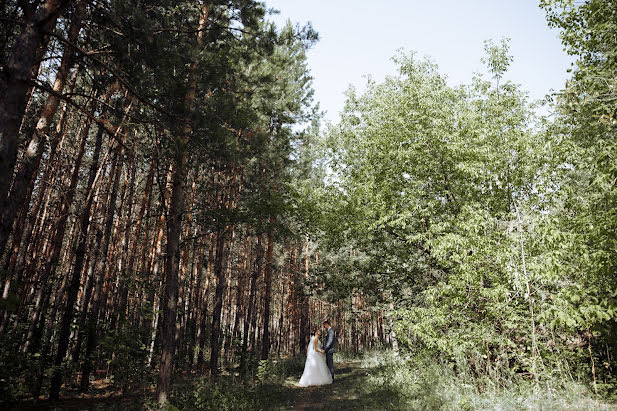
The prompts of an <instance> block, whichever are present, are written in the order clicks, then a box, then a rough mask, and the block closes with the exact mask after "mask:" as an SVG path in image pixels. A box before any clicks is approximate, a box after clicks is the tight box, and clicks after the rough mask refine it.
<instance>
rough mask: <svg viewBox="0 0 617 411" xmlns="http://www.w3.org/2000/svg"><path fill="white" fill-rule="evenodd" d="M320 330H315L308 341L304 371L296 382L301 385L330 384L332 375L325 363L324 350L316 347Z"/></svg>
mask: <svg viewBox="0 0 617 411" xmlns="http://www.w3.org/2000/svg"><path fill="white" fill-rule="evenodd" d="M320 335H321V331H319V330H317V331H315V335H313V336H312V337H311V342H310V343H309V346H308V350H307V354H306V363H304V372H303V373H302V377H301V378H300V382H299V383H298V384H299V385H300V386H302V387H308V386H309V385H324V384H332V375H330V370H329V369H328V366H327V365H326V356H325V355H324V354H325V351H324V350H322V349H321V348H319V347H318V344H319V336H320Z"/></svg>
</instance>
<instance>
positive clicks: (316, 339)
mask: <svg viewBox="0 0 617 411" xmlns="http://www.w3.org/2000/svg"><path fill="white" fill-rule="evenodd" d="M318 342H319V339H318V338H317V337H315V339H314V340H313V347H314V348H315V351H317V352H320V353H322V354H323V353H325V351H324V350H322V349H320V348H319V347H317V343H318Z"/></svg>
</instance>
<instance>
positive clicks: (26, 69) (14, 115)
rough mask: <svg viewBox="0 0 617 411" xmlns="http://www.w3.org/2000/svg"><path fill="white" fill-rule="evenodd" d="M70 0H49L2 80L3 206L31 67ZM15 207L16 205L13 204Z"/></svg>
mask: <svg viewBox="0 0 617 411" xmlns="http://www.w3.org/2000/svg"><path fill="white" fill-rule="evenodd" d="M69 3H70V0H46V1H45V2H44V3H43V4H42V5H41V6H39V8H38V9H37V11H36V12H35V13H34V14H33V15H32V17H31V18H30V19H29V20H28V22H27V23H26V25H25V26H24V28H23V31H22V32H21V34H20V35H19V37H18V38H17V39H16V41H15V44H14V45H13V48H12V50H11V55H10V56H9V59H8V61H7V64H6V66H5V69H4V72H3V75H2V76H1V77H0V204H1V205H3V206H9V204H6V201H7V198H8V192H9V188H10V184H11V179H12V177H13V171H14V168H15V162H16V159H17V144H18V132H19V128H20V126H21V122H22V118H23V116H24V112H25V109H26V101H27V95H28V89H29V87H30V85H31V80H32V66H34V65H36V64H38V63H39V61H37V60H40V57H41V53H40V50H39V48H40V46H41V45H42V43H43V42H44V41H45V38H46V37H47V36H48V34H47V33H48V32H49V31H50V30H52V29H53V28H54V27H55V26H56V21H57V19H58V17H59V16H60V14H62V12H63V11H64V9H65V7H66V6H67V5H68V4H69ZM11 206H16V205H11Z"/></svg>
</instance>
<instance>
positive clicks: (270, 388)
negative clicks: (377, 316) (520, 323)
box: [19, 351, 617, 410]
mask: <svg viewBox="0 0 617 411" xmlns="http://www.w3.org/2000/svg"><path fill="white" fill-rule="evenodd" d="M303 367H304V358H301V357H297V358H291V359H279V360H272V361H265V362H260V363H258V364H257V366H256V367H255V368H254V370H253V372H252V373H251V378H250V379H249V380H248V381H242V380H241V379H240V377H239V376H238V374H233V373H227V374H225V375H222V376H221V377H220V378H219V379H218V380H217V382H215V383H213V382H211V381H209V380H208V379H206V378H200V377H196V376H195V375H191V374H178V375H176V378H175V383H174V391H173V394H172V396H171V398H170V405H169V406H168V407H166V409H168V410H176V409H180V410H286V409H287V410H298V409H332V410H348V409H354V410H356V409H368V410H554V409H559V410H589V409H599V410H617V406H615V404H613V403H610V402H609V401H607V400H602V399H596V398H595V396H594V394H593V392H592V390H591V389H590V388H589V387H588V386H586V385H584V384H580V383H575V382H573V381H568V382H563V381H561V380H550V381H541V382H539V383H534V382H533V381H530V380H528V379H525V378H522V377H512V376H503V377H493V378H492V379H489V378H476V377H474V376H472V375H471V374H470V373H469V372H466V371H461V369H460V368H459V370H458V372H455V371H454V368H453V367H452V366H451V365H448V364H445V363H441V362H440V361H439V360H438V359H436V358H434V357H430V356H421V355H416V356H410V357H407V358H395V357H394V356H393V355H392V353H391V352H388V351H376V352H368V353H365V354H364V355H362V356H361V357H352V356H351V355H348V354H343V353H340V354H339V353H337V354H336V355H335V369H336V378H335V381H334V384H332V385H327V386H319V387H308V388H301V387H299V386H297V381H298V380H299V378H300V375H301V374H302V370H303ZM152 388H153V387H151V386H150V389H149V390H143V391H141V393H139V392H133V393H132V394H129V395H121V396H114V395H103V394H101V395H100V396H97V398H72V399H67V400H66V401H64V402H61V403H59V404H55V406H54V404H45V403H43V404H39V406H42V405H47V406H50V407H49V409H80V410H86V409H89V410H98V409H149V410H155V409H158V407H157V405H156V404H155V402H154V398H153V389H152ZM107 394H109V392H108V393H107ZM22 405H25V404H22ZM19 408H20V409H23V407H19ZM25 408H26V409H35V408H28V407H25Z"/></svg>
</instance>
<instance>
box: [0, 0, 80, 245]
mask: <svg viewBox="0 0 617 411" xmlns="http://www.w3.org/2000/svg"><path fill="white" fill-rule="evenodd" d="M84 11H85V5H84V3H83V1H79V2H78V3H77V7H76V10H75V13H73V18H72V21H71V28H70V30H69V41H70V42H72V43H75V42H76V40H77V38H78V37H79V32H80V31H81V17H82V15H83V14H84ZM73 55H74V51H73V49H72V48H71V47H70V46H68V45H66V46H65V47H64V52H63V54H62V60H61V62H60V67H59V68H58V72H57V74H56V79H55V80H54V83H53V86H52V89H53V90H54V91H55V92H56V93H57V94H60V93H62V91H63V90H64V86H65V85H66V83H67V79H68V77H69V71H70V68H71V65H72V61H73ZM57 94H50V95H49V97H48V98H47V101H46V102H45V106H44V107H43V111H42V112H41V116H40V117H39V120H38V122H37V124H36V128H35V130H34V133H33V134H32V137H31V138H30V143H29V144H28V147H27V148H26V151H25V152H24V155H23V158H22V159H21V165H20V167H19V168H18V170H17V173H16V175H15V178H14V180H13V186H12V187H11V192H10V194H9V196H8V199H7V200H6V204H4V205H3V206H2V207H1V208H0V254H2V252H3V251H4V247H5V246H6V242H7V240H8V236H9V235H10V233H11V229H12V227H13V221H14V219H15V216H16V215H17V212H18V211H19V210H20V209H21V208H22V207H23V206H24V199H25V197H26V191H27V188H28V186H29V185H30V182H31V180H32V178H33V175H34V174H35V173H36V171H37V170H38V167H39V164H40V161H41V157H42V155H43V150H44V147H45V140H46V139H47V136H48V134H49V130H50V128H51V122H52V120H53V117H54V116H55V114H56V111H57V110H58V106H59V103H60V99H59V98H58V97H57ZM0 107H1V103H0ZM0 198H1V197H0Z"/></svg>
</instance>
